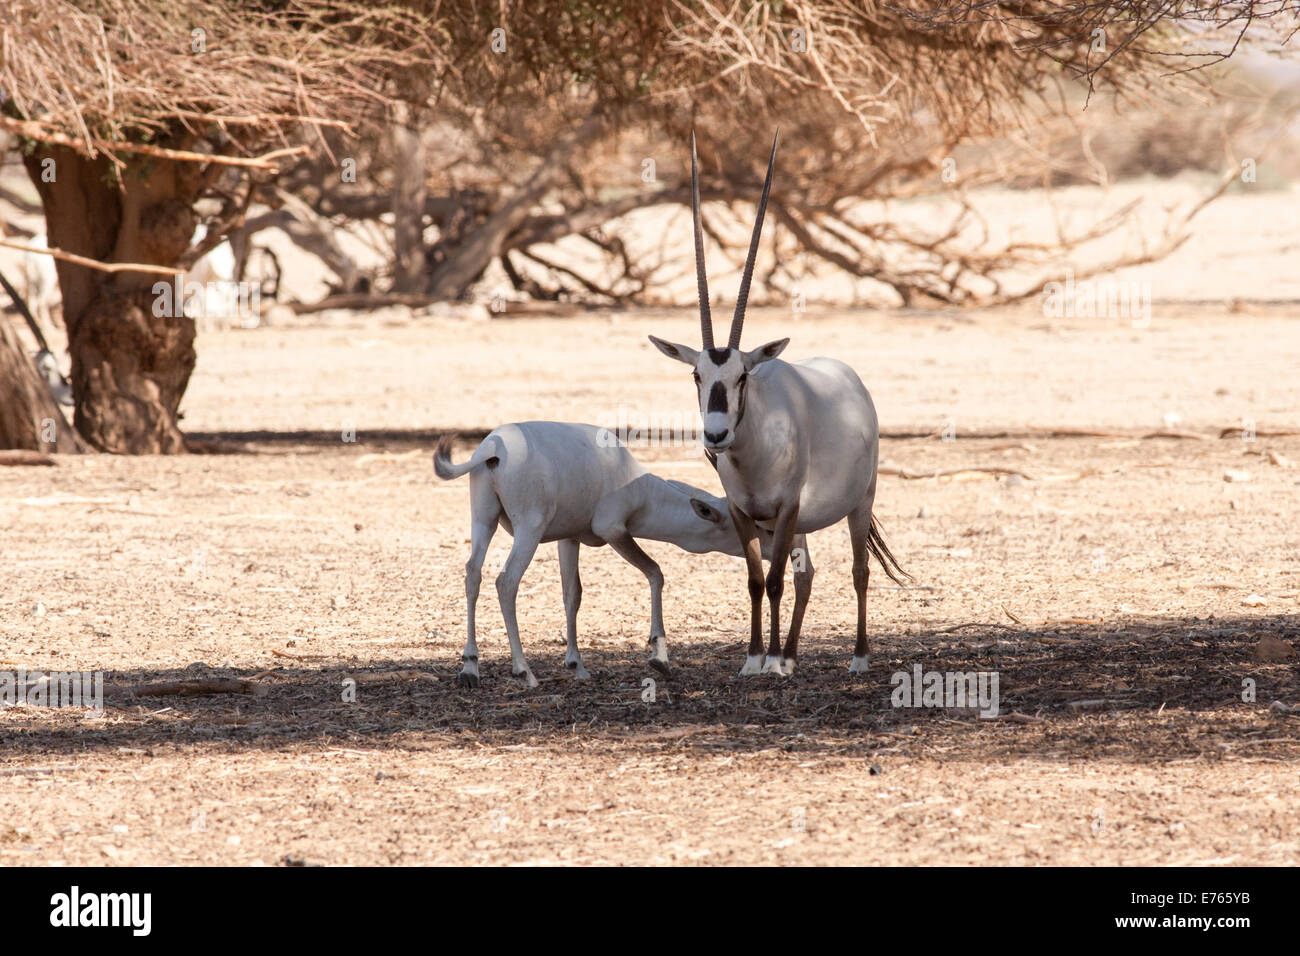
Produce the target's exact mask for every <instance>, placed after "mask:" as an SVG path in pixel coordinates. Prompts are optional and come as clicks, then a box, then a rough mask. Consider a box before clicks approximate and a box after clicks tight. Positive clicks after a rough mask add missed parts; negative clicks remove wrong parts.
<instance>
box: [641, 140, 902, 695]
mask: <svg viewBox="0 0 1300 956" xmlns="http://www.w3.org/2000/svg"><path fill="white" fill-rule="evenodd" d="M775 166H776V139H775V137H774V138H773V140H772V155H771V157H770V158H769V159H768V162H767V177H766V179H765V180H764V182H763V194H762V197H761V198H760V199H759V202H758V215H757V217H756V220H755V222H754V232H753V235H752V237H751V239H750V245H749V256H748V257H747V258H746V260H745V269H744V272H743V273H742V276H741V280H740V292H739V294H738V295H737V296H736V313H735V316H734V318H733V319H732V323H731V336H730V338H729V340H728V342H727V346H726V348H715V347H714V344H713V320H712V318H711V317H710V315H709V289H708V280H707V278H706V276H705V270H704V233H703V229H702V228H701V226H700V180H699V169H698V163H697V161H696V158H695V134H694V133H693V132H692V133H691V207H692V212H693V215H694V220H695V271H696V283H697V285H698V286H699V298H700V332H701V337H702V345H703V347H702V348H700V349H698V350H696V349H693V348H689V347H688V346H685V345H676V344H674V343H672V342H665V341H664V340H662V339H658V338H655V337H654V336H653V335H652V336H650V341H651V342H653V343H654V345H655V347H656V348H658V349H659V351H661V352H663V353H664V354H665V355H667V356H668V357H669V358H673V359H676V360H677V361H679V362H685V363H686V364H687V365H690V366H691V367H692V369H693V371H694V379H695V390H696V397H697V398H698V399H699V403H700V418H701V420H702V422H703V426H704V447H705V450H706V451H707V452H708V453H709V455H710V456H711V457H712V458H713V460H714V463H715V466H716V467H717V469H718V477H719V478H720V479H721V480H722V487H723V488H724V489H725V490H726V492H727V501H728V503H729V505H730V508H731V516H732V518H733V520H734V521H735V524H736V530H737V532H738V533H739V535H740V541H741V545H742V546H743V549H744V554H745V562H746V564H747V566H748V569H749V598H750V638H749V653H748V655H747V656H746V658H745V663H744V666H743V667H742V668H741V670H740V673H741V675H742V676H748V675H751V674H759V673H763V674H778V675H785V676H789V675H790V674H792V673H793V672H794V668H795V657H796V654H797V652H798V646H799V628H800V625H801V623H802V620H803V613H802V611H801V609H800V606H799V605H800V602H801V601H807V599H808V595H807V593H806V589H807V588H810V587H811V585H812V582H811V578H809V579H808V580H807V582H806V583H805V584H804V585H803V589H804V591H805V593H802V594H801V593H800V591H801V582H800V579H799V576H798V574H797V573H796V575H795V609H794V615H793V617H792V619H791V621H790V635H789V638H788V639H787V641H786V644H785V649H784V651H783V650H782V648H781V633H780V626H781V621H780V617H781V615H780V608H781V592H782V590H783V588H784V584H785V566H786V562H787V560H788V559H789V558H790V555H791V552H792V550H793V549H794V547H797V545H796V544H795V541H796V539H797V538H798V536H799V535H802V534H806V533H808V532H811V531H818V530H820V529H822V528H826V527H829V526H830V525H833V524H836V523H837V522H839V521H842V520H844V519H845V518H847V519H848V525H849V540H850V541H851V542H852V545H853V589H854V591H856V592H857V598H858V627H857V642H856V644H855V645H854V647H853V661H852V663H851V664H850V665H849V671H850V672H851V673H862V672H865V671H866V670H867V658H868V654H869V651H870V647H869V645H868V642H867V578H868V574H869V568H868V564H867V559H868V555H871V556H874V557H875V558H876V560H877V561H878V562H879V563H880V565H881V567H882V568H884V570H885V573H886V574H887V575H889V577H890V578H891V579H893V580H894V581H898V582H900V583H901V579H900V577H899V575H901V574H905V572H903V570H902V568H900V567H899V566H898V562H897V561H896V560H894V556H893V555H892V554H891V553H890V551H889V548H888V547H887V546H886V544H885V541H884V538H882V537H881V535H880V529H879V528H878V527H877V525H876V520H875V518H874V517H873V516H872V506H873V504H874V502H875V498H876V468H877V464H878V461H879V455H880V451H879V446H880V431H879V427H878V425H877V422H876V409H875V406H874V405H872V402H871V396H870V395H869V394H868V393H867V389H866V386H864V385H863V384H862V380H861V379H860V378H858V375H857V373H856V372H854V371H853V369H851V368H849V366H847V365H845V364H844V363H843V362H840V361H837V360H835V359H829V358H813V359H807V360H805V361H802V362H795V363H793V364H791V363H788V362H782V361H781V360H780V359H778V358H777V356H778V355H780V354H781V352H782V350H784V349H785V347H786V346H787V345H788V344H789V343H790V340H789V339H778V340H777V341H775V342H769V343H768V344H766V345H763V346H760V347H759V348H756V349H753V350H751V351H749V352H742V351H741V350H740V333H741V329H742V328H743V326H744V323H745V304H746V302H747V300H748V298H749V282H750V279H751V277H752V276H753V273H754V258H755V256H756V254H757V253H758V241H759V238H760V236H761V234H762V231H763V213H764V211H765V210H766V208H767V197H768V193H769V192H770V191H771V189H772V171H773V169H774V168H775ZM763 531H769V532H771V533H772V535H773V542H772V546H771V550H772V559H771V566H770V568H769V570H768V574H767V579H766V582H764V577H763V560H762V555H761V554H760V551H759V547H758V545H759V535H760V533H761V532H763ZM796 571H797V567H796ZM765 589H766V591H767V597H768V602H769V603H770V605H771V612H772V626H771V641H770V643H769V646H768V650H767V657H766V659H764V656H763V637H762V620H763V591H764V590H765Z"/></svg>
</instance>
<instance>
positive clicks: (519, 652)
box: [497, 522, 542, 687]
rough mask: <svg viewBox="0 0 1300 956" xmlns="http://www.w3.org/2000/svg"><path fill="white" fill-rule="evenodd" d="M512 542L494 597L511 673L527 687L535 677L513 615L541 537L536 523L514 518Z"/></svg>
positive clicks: (533, 682) (540, 531)
mask: <svg viewBox="0 0 1300 956" xmlns="http://www.w3.org/2000/svg"><path fill="white" fill-rule="evenodd" d="M514 532H515V543H514V545H513V546H512V547H511V548H510V557H508V558H506V563H505V567H504V568H502V569H501V573H500V574H498V575H497V599H498V600H499V601H500V602H501V616H502V617H504V618H505V620H506V634H507V635H509V637H510V661H511V673H512V674H513V675H514V676H515V677H518V678H519V679H520V680H522V681H523V682H524V683H525V684H526V685H527V686H529V687H536V686H537V678H536V677H534V676H533V672H532V671H531V670H530V669H529V667H528V661H527V660H525V659H524V646H523V643H522V642H521V641H520V640H519V622H518V620H517V619H516V617H515V597H516V596H517V595H518V594H519V582H520V581H521V580H522V579H523V576H524V571H526V570H527V569H528V565H529V564H531V563H532V560H533V554H534V553H535V552H536V551H537V545H538V544H539V543H540V542H541V539H542V530H541V528H540V527H538V526H536V525H534V526H527V525H522V524H520V523H519V522H514Z"/></svg>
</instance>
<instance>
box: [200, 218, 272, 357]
mask: <svg viewBox="0 0 1300 956" xmlns="http://www.w3.org/2000/svg"><path fill="white" fill-rule="evenodd" d="M207 235H208V227H207V226H206V225H204V224H203V223H199V226H198V228H197V229H195V230H194V235H193V236H192V237H191V238H190V246H191V247H194V246H197V245H198V244H199V243H200V242H202V241H203V240H204V239H206V238H207ZM237 271H238V264H237V263H236V261H235V250H234V249H233V248H231V245H230V240H228V239H227V240H222V241H221V242H220V243H218V244H217V245H215V246H213V247H212V248H211V249H209V250H208V251H207V252H205V253H204V254H203V255H202V256H200V257H199V258H198V259H197V260H196V261H195V263H194V265H192V266H190V270H189V272H187V273H186V274H185V288H186V290H187V292H186V301H185V314H186V315H187V316H189V317H190V318H192V319H194V320H195V324H196V326H197V328H198V330H199V331H200V332H205V331H209V330H213V329H218V328H229V327H230V325H231V324H233V323H236V322H238V323H240V324H242V325H243V326H244V327H245V328H256V327H257V315H256V312H255V311H254V312H253V313H252V314H247V313H248V311H249V310H248V309H247V308H245V307H244V306H246V303H244V304H242V305H241V303H240V300H239V286H238V284H237V283H236V282H235V275H236V272H237ZM191 283H198V284H199V285H200V286H201V288H202V292H201V294H200V295H198V296H194V297H191V296H190V295H189V292H188V290H189V289H190V284H191Z"/></svg>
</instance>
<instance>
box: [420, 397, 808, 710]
mask: <svg viewBox="0 0 1300 956" xmlns="http://www.w3.org/2000/svg"><path fill="white" fill-rule="evenodd" d="M451 444H452V436H450V435H444V436H443V437H442V439H441V440H440V441H439V442H438V448H437V451H435V452H434V457H433V468H434V471H435V472H436V473H437V475H438V477H439V478H442V479H443V480H444V481H447V480H451V479H453V478H459V477H460V476H462V475H465V474H468V475H469V476H470V513H471V518H470V520H471V531H470V556H469V562H468V563H467V564H466V565H465V599H466V602H467V605H468V611H467V625H466V627H467V631H468V639H467V640H466V642H465V651H464V654H463V655H462V658H461V659H462V661H463V665H462V667H461V672H460V677H459V682H460V683H461V685H462V686H468V687H477V686H478V683H479V672H478V644H477V643H476V639H475V626H474V612H475V606H476V604H477V602H478V592H479V583H480V581H481V580H482V570H483V559H484V557H485V556H486V554H487V550H488V544H489V542H491V540H492V535H493V534H494V533H495V532H496V528H497V524H498V522H499V523H501V524H503V525H505V528H506V531H508V532H509V533H510V534H512V535H513V536H514V539H515V540H514V545H513V546H512V547H511V549H510V556H509V558H507V559H506V562H505V566H504V568H503V569H502V571H501V573H500V574H499V575H498V576H497V579H496V585H497V597H498V599H499V600H500V603H501V613H502V616H503V617H504V618H505V622H506V633H507V634H508V635H509V637H510V654H511V657H512V659H513V665H514V666H513V673H514V676H515V677H518V678H521V679H523V680H524V681H525V683H527V684H528V686H529V687H535V686H537V680H536V678H535V677H533V674H532V671H531V670H529V667H528V662H527V661H526V660H525V659H524V651H523V647H522V645H521V643H520V640H519V625H518V623H517V621H516V617H515V596H516V595H517V594H518V591H519V581H520V579H521V578H522V577H523V575H524V570H525V569H526V568H527V567H528V565H529V563H531V562H532V560H533V554H534V552H535V551H536V550H537V546H538V545H539V544H541V543H543V542H546V541H558V542H559V549H560V580H561V584H562V586H563V590H564V612H565V617H566V621H567V631H568V651H567V653H566V654H565V658H564V663H565V665H566V666H568V667H569V668H571V669H572V670H573V671H574V677H575V678H576V679H578V680H586V679H587V677H588V676H589V675H588V673H587V670H586V668H585V667H583V665H582V657H581V656H580V655H579V653H578V638H577V621H578V607H579V605H580V604H581V603H582V582H581V581H580V580H579V577H578V551H579V546H580V545H583V544H585V545H589V546H591V547H600V546H601V545H604V544H608V545H609V546H610V547H612V548H613V549H614V550H615V551H616V552H618V554H619V555H620V556H622V557H623V558H624V559H625V560H627V561H628V562H629V563H630V564H631V565H632V566H633V567H635V568H637V569H638V570H639V571H641V573H642V574H644V575H645V576H646V579H647V580H648V581H649V582H650V664H651V666H652V667H655V668H656V669H657V670H660V671H667V669H668V645H667V639H666V637H665V635H664V625H663V609H662V603H661V601H662V593H663V581H664V579H663V573H662V572H661V571H660V570H659V565H658V564H656V563H655V562H654V560H653V559H652V558H651V557H650V556H649V555H648V554H646V553H645V552H644V551H643V550H641V548H640V546H639V545H637V543H636V540H635V539H637V538H646V539H649V540H653V541H667V542H669V543H670V544H675V545H677V546H678V547H679V548H682V549H684V550H686V551H692V552H694V553H696V554H702V553H705V552H710V551H721V552H724V553H726V554H731V555H737V556H738V555H739V554H740V543H739V538H738V536H737V534H736V529H735V527H734V526H733V525H732V521H731V518H730V516H729V514H728V509H727V502H726V501H725V500H723V499H722V498H718V497H715V496H714V495H711V494H709V493H708V492H706V491H702V490H700V489H699V488H695V487H692V486H691V485H688V484H685V483H683V482H680V481H667V480H665V479H663V478H660V477H658V476H657V475H653V474H650V472H648V471H646V469H645V467H644V466H643V465H642V464H641V463H640V462H639V461H637V460H636V459H635V458H633V457H632V455H631V453H630V452H628V450H627V449H626V448H624V447H622V446H621V445H619V444H617V443H616V442H615V441H614V440H613V436H612V434H611V433H609V432H608V431H605V430H604V429H600V428H597V427H596V426H595V425H574V424H567V423H561V422H521V423H518V424H512V425H502V426H501V427H500V428H497V429H496V430H495V431H493V432H492V433H491V434H490V435H488V436H487V437H486V438H484V439H483V441H482V443H480V444H479V446H478V449H477V450H476V451H475V452H474V454H473V455H472V456H471V457H470V459H469V460H468V461H467V462H465V463H464V464H460V465H457V464H453V463H452V460H451V455H450V452H451ZM800 543H801V544H804V542H803V541H802V539H801V541H800Z"/></svg>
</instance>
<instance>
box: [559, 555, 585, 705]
mask: <svg viewBox="0 0 1300 956" xmlns="http://www.w3.org/2000/svg"><path fill="white" fill-rule="evenodd" d="M580 547H581V546H580V545H579V544H578V541H577V539H576V538H565V539H564V540H563V541H561V542H560V585H561V587H562V588H563V589H564V624H565V630H566V632H567V638H568V649H567V650H566V652H565V654H564V666H565V667H567V668H569V669H570V670H571V671H573V677H574V680H587V679H589V678H590V677H591V675H590V674H588V673H587V668H585V667H583V666H582V655H581V654H580V653H578V608H580V607H581V606H582V579H581V578H580V577H578V550H579V548H580Z"/></svg>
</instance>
